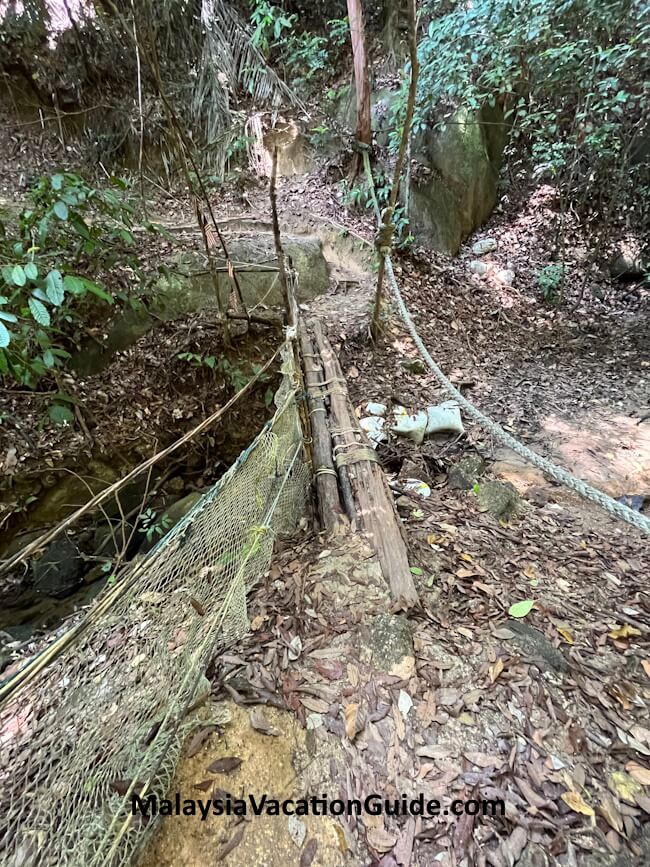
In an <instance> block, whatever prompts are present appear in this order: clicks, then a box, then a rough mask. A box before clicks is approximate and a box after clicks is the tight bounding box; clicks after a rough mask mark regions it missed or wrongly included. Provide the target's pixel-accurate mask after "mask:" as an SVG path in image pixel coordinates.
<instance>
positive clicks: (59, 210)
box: [52, 199, 70, 222]
mask: <svg viewBox="0 0 650 867" xmlns="http://www.w3.org/2000/svg"><path fill="white" fill-rule="evenodd" d="M52 210H53V211H54V213H55V214H56V216H57V217H58V218H59V220H63V221H64V222H65V220H67V219H68V214H69V213H70V212H69V211H68V206H67V205H66V203H65V202H63V201H61V199H59V201H58V202H55V204H54V207H53V208H52Z"/></svg>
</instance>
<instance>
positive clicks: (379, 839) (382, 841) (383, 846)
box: [366, 828, 397, 852]
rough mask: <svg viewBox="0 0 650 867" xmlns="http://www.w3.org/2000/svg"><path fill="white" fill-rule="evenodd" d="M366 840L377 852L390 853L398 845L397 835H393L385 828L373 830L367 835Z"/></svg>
mask: <svg viewBox="0 0 650 867" xmlns="http://www.w3.org/2000/svg"><path fill="white" fill-rule="evenodd" d="M366 840H367V842H368V845H369V846H370V847H371V848H372V849H374V850H375V851H376V852H390V850H391V849H392V848H393V846H394V845H395V843H397V835H396V834H391V833H390V832H389V831H386V829H385V828H371V829H370V830H369V831H368V833H367V834H366Z"/></svg>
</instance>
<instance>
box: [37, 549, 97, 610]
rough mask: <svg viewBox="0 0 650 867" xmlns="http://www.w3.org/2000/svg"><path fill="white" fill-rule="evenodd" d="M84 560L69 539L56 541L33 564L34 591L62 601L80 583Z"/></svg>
mask: <svg viewBox="0 0 650 867" xmlns="http://www.w3.org/2000/svg"><path fill="white" fill-rule="evenodd" d="M84 565H85V564H84V560H83V558H82V556H81V554H80V553H79V549H78V548H77V546H76V545H75V544H74V542H71V541H70V540H69V539H56V540H55V541H54V542H52V543H50V544H49V545H48V546H47V549H46V550H45V553H44V554H43V555H42V556H41V557H40V558H39V559H38V560H37V561H36V562H35V563H34V565H33V567H32V570H33V576H34V590H35V591H36V592H37V593H42V594H43V595H45V596H53V597H54V598H55V599H64V598H65V597H66V596H69V595H70V594H71V593H74V591H75V590H76V589H77V587H79V585H80V584H81V582H82V577H83V571H84Z"/></svg>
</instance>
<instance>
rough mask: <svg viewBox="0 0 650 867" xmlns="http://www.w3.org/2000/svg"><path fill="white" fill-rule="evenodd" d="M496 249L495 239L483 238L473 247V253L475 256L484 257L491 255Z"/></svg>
mask: <svg viewBox="0 0 650 867" xmlns="http://www.w3.org/2000/svg"><path fill="white" fill-rule="evenodd" d="M496 248H497V242H496V241H495V240H494V238H483V239H482V240H480V241H477V242H476V243H475V244H474V245H473V246H472V253H473V254H474V255H475V256H482V255H483V254H484V253H491V252H492V251H493V250H496Z"/></svg>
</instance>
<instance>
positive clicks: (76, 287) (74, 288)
mask: <svg viewBox="0 0 650 867" xmlns="http://www.w3.org/2000/svg"><path fill="white" fill-rule="evenodd" d="M63 286H64V287H65V290H66V292H70V293H71V294H72V295H85V293H86V287H85V286H84V281H83V280H82V279H81V277H75V276H74V274H66V275H65V277H64V278H63Z"/></svg>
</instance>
